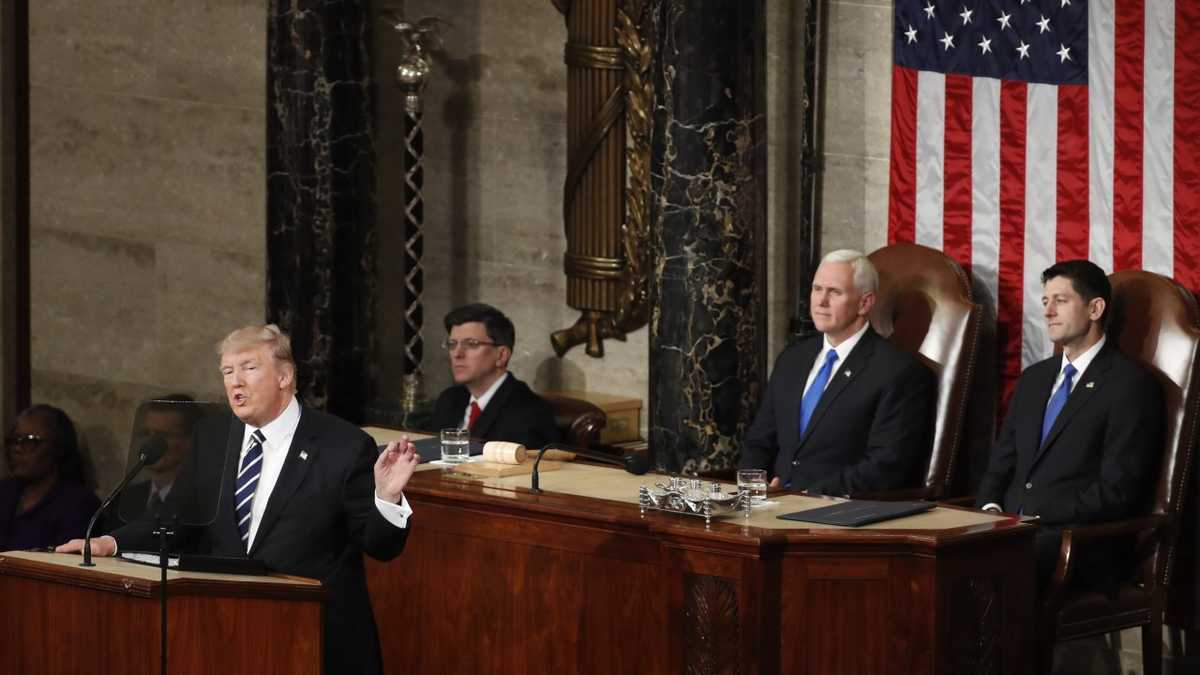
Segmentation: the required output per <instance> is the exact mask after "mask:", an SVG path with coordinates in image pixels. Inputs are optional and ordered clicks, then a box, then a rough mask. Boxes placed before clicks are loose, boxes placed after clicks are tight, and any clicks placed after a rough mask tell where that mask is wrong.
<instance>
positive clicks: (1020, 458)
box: [976, 260, 1163, 587]
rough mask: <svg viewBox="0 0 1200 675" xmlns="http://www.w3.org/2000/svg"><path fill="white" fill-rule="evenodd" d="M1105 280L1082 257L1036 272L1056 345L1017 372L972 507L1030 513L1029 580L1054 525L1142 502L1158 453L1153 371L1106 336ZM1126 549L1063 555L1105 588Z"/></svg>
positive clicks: (1158, 398) (1050, 560) (1050, 570)
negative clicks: (1032, 562) (1032, 554)
mask: <svg viewBox="0 0 1200 675" xmlns="http://www.w3.org/2000/svg"><path fill="white" fill-rule="evenodd" d="M1111 304H1112V285H1111V284H1110V283H1109V281H1108V277H1107V276H1106V275H1105V274H1104V270H1102V269H1100V268H1099V267H1098V266H1096V264H1095V263H1092V262H1089V261H1087V260H1065V261H1062V262H1059V263H1057V264H1055V265H1052V266H1050V267H1049V268H1047V269H1046V271H1044V272H1042V314H1043V316H1044V317H1045V319H1046V332H1047V333H1048V334H1049V336H1050V341H1051V342H1053V343H1054V345H1055V346H1056V347H1058V348H1060V349H1061V350H1062V353H1061V354H1055V355H1054V356H1051V357H1050V358H1048V359H1046V360H1044V361H1041V362H1039V363H1035V364H1033V365H1032V366H1029V367H1028V368H1026V369H1025V372H1023V373H1021V377H1020V379H1019V380H1017V388H1016V391H1015V392H1014V393H1013V396H1012V399H1011V400H1010V402H1009V404H1008V415H1007V417H1006V418H1005V420H1004V427H1003V428H1002V429H1001V431H1000V437H999V438H998V439H997V440H996V444H995V445H994V446H993V447H992V452H991V459H990V461H989V463H988V468H987V472H986V473H985V474H984V476H983V480H982V481H981V482H980V485H979V490H978V491H977V492H976V506H978V507H979V508H982V509H985V510H988V511H996V512H1001V511H1003V512H1006V513H1019V514H1021V515H1024V516H1026V517H1029V518H1036V519H1037V520H1038V524H1039V525H1040V526H1041V527H1039V528H1038V533H1037V537H1036V538H1035V540H1034V547H1035V549H1036V555H1037V574H1038V583H1039V584H1041V585H1042V587H1045V586H1046V585H1047V584H1048V583H1049V582H1050V580H1051V577H1052V576H1053V574H1054V568H1055V566H1056V565H1057V563H1058V556H1059V547H1060V545H1061V543H1062V530H1063V528H1068V527H1071V526H1072V525H1090V524H1094V523H1103V522H1106V521H1111V520H1118V519H1121V518H1128V517H1130V516H1132V515H1134V514H1136V513H1138V512H1139V509H1141V508H1144V507H1145V506H1146V505H1147V500H1148V499H1149V498H1150V496H1151V495H1152V493H1153V490H1154V470H1155V468H1156V467H1157V466H1158V463H1159V458H1160V457H1161V454H1162V439H1163V394H1162V387H1161V386H1160V385H1159V383H1158V380H1157V379H1156V378H1155V376H1154V374H1153V373H1151V372H1150V371H1149V370H1148V369H1147V368H1146V367H1145V366H1143V365H1141V364H1139V363H1138V362H1136V361H1134V360H1133V359H1130V358H1129V357H1127V356H1125V355H1124V354H1122V353H1121V352H1120V351H1119V350H1118V349H1117V343H1116V340H1115V338H1114V340H1113V341H1112V342H1109V340H1108V336H1107V332H1106V331H1107V327H1108V318H1109V315H1110V313H1111V312H1110V305H1111ZM1128 548H1129V547H1126V546H1102V547H1100V548H1095V547H1093V548H1090V549H1089V548H1083V549H1082V550H1079V549H1076V551H1077V552H1073V553H1072V557H1073V558H1074V569H1075V570H1076V572H1075V576H1074V580H1075V583H1076V584H1078V585H1081V586H1103V585H1105V584H1107V583H1109V582H1110V581H1112V580H1114V579H1116V578H1119V577H1120V576H1122V575H1124V574H1125V573H1126V572H1127V571H1128V569H1127V568H1128V566H1129V560H1128V559H1127V558H1128V554H1129V550H1128Z"/></svg>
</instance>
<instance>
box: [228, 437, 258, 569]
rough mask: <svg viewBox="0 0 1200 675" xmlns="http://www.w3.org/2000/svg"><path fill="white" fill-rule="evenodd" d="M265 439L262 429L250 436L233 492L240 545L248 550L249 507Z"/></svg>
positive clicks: (252, 500) (252, 498)
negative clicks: (240, 538) (248, 445)
mask: <svg viewBox="0 0 1200 675" xmlns="http://www.w3.org/2000/svg"><path fill="white" fill-rule="evenodd" d="M265 440H266V437H265V436H263V432H262V429H259V430H257V431H255V432H254V434H253V435H251V436H250V449H249V450H247V451H246V456H245V457H242V466H241V467H240V468H239V469H238V475H237V490H235V491H234V493H233V503H234V510H235V511H237V526H238V532H240V533H241V534H242V545H243V546H245V547H246V551H247V552H249V551H250V508H251V507H253V506H254V491H255V490H256V489H257V488H258V477H259V476H260V475H261V474H262V450H263V448H262V444H263V441H265Z"/></svg>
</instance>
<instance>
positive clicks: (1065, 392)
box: [1038, 363, 1076, 445]
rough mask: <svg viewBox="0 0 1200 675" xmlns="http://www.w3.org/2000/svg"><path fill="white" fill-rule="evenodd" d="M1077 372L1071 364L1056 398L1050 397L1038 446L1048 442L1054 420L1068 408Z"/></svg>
mask: <svg viewBox="0 0 1200 675" xmlns="http://www.w3.org/2000/svg"><path fill="white" fill-rule="evenodd" d="M1075 372H1076V371H1075V366H1073V365H1071V364H1069V363H1068V364H1067V367H1066V368H1063V381H1062V384H1060V385H1059V386H1058V391H1055V392H1054V396H1051V397H1050V404H1049V405H1047V406H1046V416H1045V417H1043V418H1042V437H1041V438H1039V439H1038V445H1042V444H1044V443H1045V442H1046V437H1047V436H1049V435H1050V430H1051V429H1052V428H1054V420H1056V419H1058V414H1059V413H1061V412H1062V409H1063V408H1065V407H1066V406H1067V398H1068V397H1069V396H1070V395H1071V378H1073V377H1075Z"/></svg>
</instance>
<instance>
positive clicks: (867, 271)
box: [821, 248, 879, 295]
mask: <svg viewBox="0 0 1200 675" xmlns="http://www.w3.org/2000/svg"><path fill="white" fill-rule="evenodd" d="M827 262H829V263H847V264H849V265H850V269H851V271H853V273H854V288H855V290H857V291H858V292H859V294H861V295H866V294H867V293H874V292H875V291H878V290H879V271H878V270H876V269H875V265H874V264H873V263H872V262H871V259H870V258H868V257H867V256H866V255H865V254H864V253H863V252H862V251H855V250H854V249H850V248H843V249H838V250H837V251H831V252H829V253H826V254H825V257H824V258H821V264H825V263H827Z"/></svg>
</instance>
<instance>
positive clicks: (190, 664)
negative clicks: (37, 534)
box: [0, 551, 324, 675]
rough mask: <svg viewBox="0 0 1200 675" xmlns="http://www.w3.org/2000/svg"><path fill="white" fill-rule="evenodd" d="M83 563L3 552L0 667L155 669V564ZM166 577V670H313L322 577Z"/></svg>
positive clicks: (28, 672)
mask: <svg viewBox="0 0 1200 675" xmlns="http://www.w3.org/2000/svg"><path fill="white" fill-rule="evenodd" d="M80 560H81V558H80V556H77V555H57V554H53V553H29V552H19V551H10V552H6V553H0V634H3V635H4V638H3V645H4V646H3V647H2V648H0V673H20V674H21V675H39V674H41V673H47V674H48V673H54V674H57V675H63V674H74V673H81V674H83V673H88V674H91V673H117V674H122V675H123V674H126V673H140V674H150V673H158V672H159V671H160V661H159V659H160V652H159V648H160V645H161V638H162V636H161V635H160V605H159V597H160V592H161V590H162V588H161V582H160V581H159V570H158V569H157V568H155V567H150V566H146V565H138V564H135V563H129V562H123V561H120V560H114V559H111V558H97V559H95V562H96V567H92V568H84V567H79V562H80ZM167 574H168V576H167V647H168V648H167V660H168V662H167V668H168V672H170V673H173V674H176V673H177V674H180V675H183V674H185V673H187V674H191V673H247V674H253V675H266V674H268V673H280V674H281V675H283V674H292V673H300V674H311V675H319V674H320V672H321V602H322V598H323V597H324V590H323V589H322V587H321V584H320V583H319V582H316V581H312V580H308V579H301V578H299V577H286V576H266V577H253V576H238V575H228V574H204V573H190V572H174V571H170V572H168V573H167Z"/></svg>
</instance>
